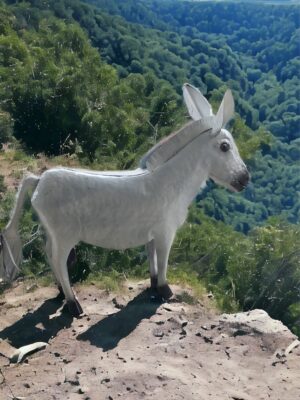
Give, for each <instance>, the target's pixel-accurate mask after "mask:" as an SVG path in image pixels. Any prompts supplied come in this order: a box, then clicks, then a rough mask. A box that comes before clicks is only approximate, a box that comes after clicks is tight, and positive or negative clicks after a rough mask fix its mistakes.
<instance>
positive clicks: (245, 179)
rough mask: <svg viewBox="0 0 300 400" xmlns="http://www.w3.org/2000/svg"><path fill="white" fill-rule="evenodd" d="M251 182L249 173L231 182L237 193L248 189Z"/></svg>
mask: <svg viewBox="0 0 300 400" xmlns="http://www.w3.org/2000/svg"><path fill="white" fill-rule="evenodd" d="M249 181H250V175H249V173H248V172H246V173H245V174H243V175H242V176H241V177H239V178H236V179H234V180H233V181H231V182H230V186H231V187H232V189H233V190H234V191H235V192H241V191H242V190H244V189H245V188H246V186H247V185H248V183H249Z"/></svg>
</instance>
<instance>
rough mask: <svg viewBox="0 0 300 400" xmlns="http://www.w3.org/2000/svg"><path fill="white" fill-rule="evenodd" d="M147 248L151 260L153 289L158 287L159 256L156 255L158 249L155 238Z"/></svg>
mask: <svg viewBox="0 0 300 400" xmlns="http://www.w3.org/2000/svg"><path fill="white" fill-rule="evenodd" d="M146 250H147V254H148V260H149V270H150V282H151V289H156V288H157V256H156V250H155V246H154V240H153V239H152V240H151V242H149V243H147V244H146Z"/></svg>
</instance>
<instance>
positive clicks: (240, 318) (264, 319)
mask: <svg viewBox="0 0 300 400" xmlns="http://www.w3.org/2000/svg"><path fill="white" fill-rule="evenodd" d="M219 321H220V322H223V323H226V324H229V325H233V327H234V328H237V329H240V334H242V332H243V331H244V328H245V327H249V328H251V329H252V330H253V331H255V332H258V333H265V334H280V335H283V336H286V337H290V338H293V339H295V338H296V337H295V335H293V334H292V333H291V332H290V331H289V329H288V328H287V327H286V326H284V325H283V323H282V322H281V321H277V320H275V319H272V318H271V317H270V316H269V315H268V313H267V312H266V311H264V310H252V311H248V312H240V313H237V314H222V315H221V316H220V317H219ZM236 333H237V335H236V336H238V335H239V333H238V331H236ZM247 333H248V332H247Z"/></svg>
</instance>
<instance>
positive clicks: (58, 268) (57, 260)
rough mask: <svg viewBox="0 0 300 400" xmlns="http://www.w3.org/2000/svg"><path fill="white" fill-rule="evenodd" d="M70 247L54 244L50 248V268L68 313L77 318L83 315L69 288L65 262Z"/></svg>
mask: <svg viewBox="0 0 300 400" xmlns="http://www.w3.org/2000/svg"><path fill="white" fill-rule="evenodd" d="M71 248H72V247H71V246H70V247H65V248H62V247H60V246H58V245H57V244H55V245H54V246H53V247H52V267H53V272H54V275H55V276H56V277H57V279H58V281H59V284H60V286H61V288H62V291H63V293H64V295H65V298H66V300H67V305H68V308H69V311H70V313H71V315H72V316H73V317H76V318H77V317H79V315H80V314H82V313H83V311H82V308H81V306H80V304H79V302H78V300H77V298H76V296H75V294H74V292H73V290H72V288H71V285H70V280H69V273H68V267H67V260H68V256H69V254H70V250H71Z"/></svg>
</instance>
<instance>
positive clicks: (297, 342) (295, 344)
mask: <svg viewBox="0 0 300 400" xmlns="http://www.w3.org/2000/svg"><path fill="white" fill-rule="evenodd" d="M299 345H300V341H299V340H298V339H296V340H294V341H293V342H292V343H291V344H290V345H289V346H288V347H287V348H286V349H285V352H284V354H285V356H286V357H287V356H288V355H289V354H290V353H291V352H292V351H293V350H294V349H295V348H296V347H298V346H299Z"/></svg>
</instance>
